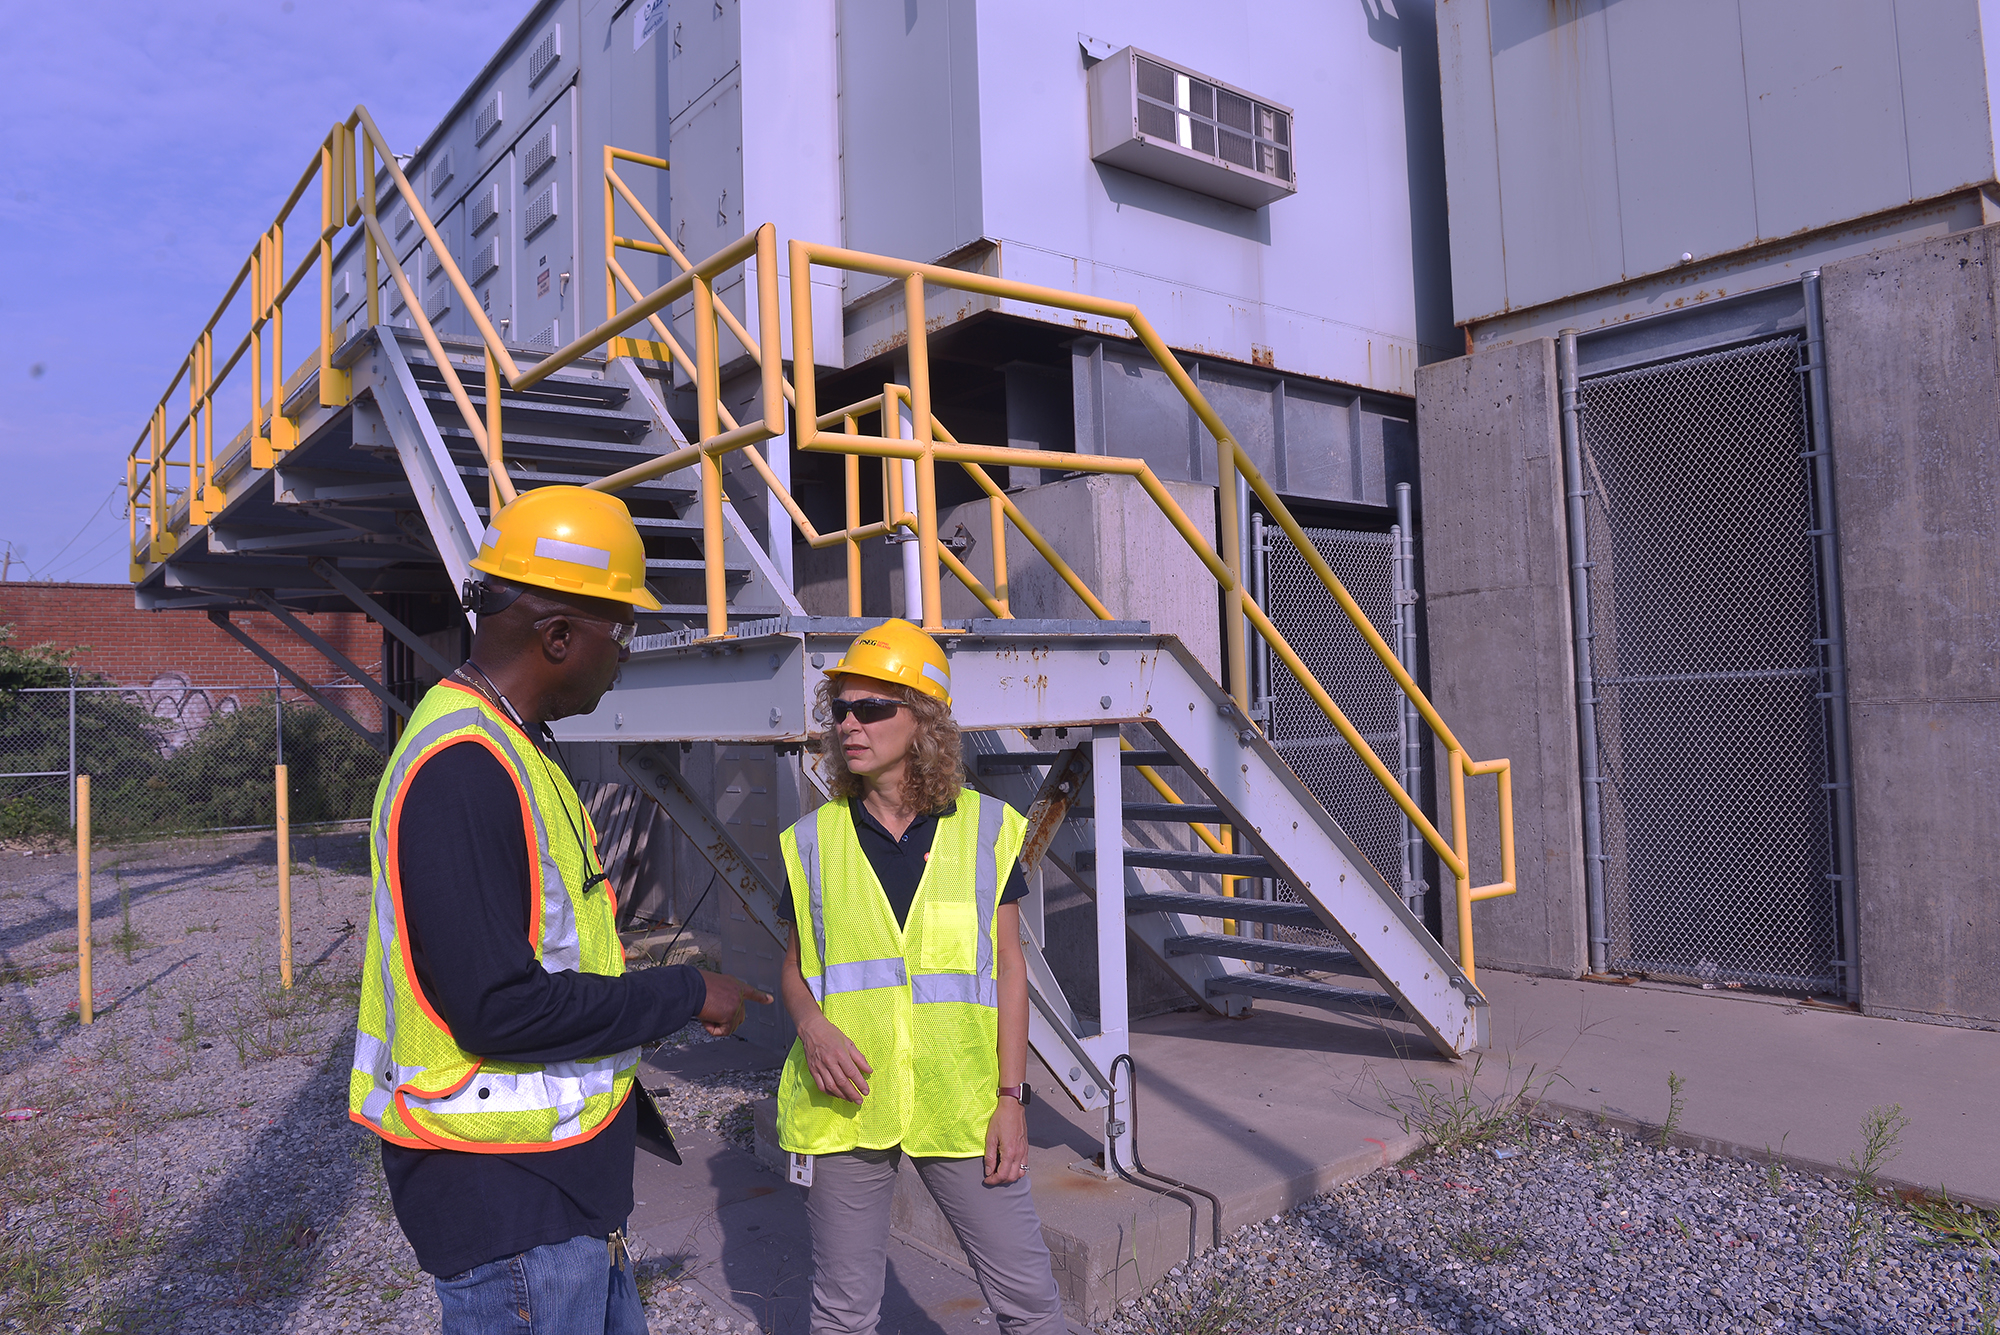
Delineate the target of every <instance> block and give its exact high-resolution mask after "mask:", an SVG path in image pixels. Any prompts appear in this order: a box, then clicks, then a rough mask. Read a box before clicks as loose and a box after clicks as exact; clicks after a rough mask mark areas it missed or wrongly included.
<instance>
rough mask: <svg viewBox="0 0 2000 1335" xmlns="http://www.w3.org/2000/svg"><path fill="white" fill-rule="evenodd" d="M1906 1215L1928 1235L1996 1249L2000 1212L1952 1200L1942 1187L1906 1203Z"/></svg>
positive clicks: (1999, 1242)
mask: <svg viewBox="0 0 2000 1335" xmlns="http://www.w3.org/2000/svg"><path fill="white" fill-rule="evenodd" d="M1909 1209H1910V1214H1911V1216H1912V1217H1913V1218H1914V1219H1916V1221H1917V1222H1918V1223H1920V1224H1922V1225H1923V1226H1924V1227H1925V1228H1927V1229H1929V1230H1930V1231H1931V1232H1933V1233H1936V1234H1939V1235H1940V1236H1943V1237H1946V1238H1950V1239H1952V1240H1953V1241H1956V1242H1963V1243H1969V1244H1971V1245H1972V1246H1974V1247H1987V1248H1995V1247H2000V1211H1994V1210H1982V1209H1980V1208H1978V1207H1977V1206H1973V1205H1967V1204H1965V1203H1964V1202H1962V1201H1954V1200H1953V1199H1952V1198H1951V1193H1950V1192H1948V1191H1946V1190H1945V1189H1944V1188H1943V1187H1939V1188H1938V1194H1937V1195H1935V1196H1918V1197H1916V1198H1915V1199H1913V1200H1911V1201H1910V1204H1909Z"/></svg>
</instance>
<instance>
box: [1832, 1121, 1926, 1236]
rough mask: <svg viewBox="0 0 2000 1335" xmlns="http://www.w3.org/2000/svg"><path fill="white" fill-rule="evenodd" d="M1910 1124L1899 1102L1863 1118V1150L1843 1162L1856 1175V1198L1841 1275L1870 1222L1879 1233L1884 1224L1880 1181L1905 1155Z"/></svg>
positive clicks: (1853, 1202)
mask: <svg viewBox="0 0 2000 1335" xmlns="http://www.w3.org/2000/svg"><path fill="white" fill-rule="evenodd" d="M1909 1125H1910V1119H1909V1118H1908V1117H1905V1116H1904V1115H1903V1105H1902V1104H1900V1103H1892V1104H1890V1105H1889V1106H1888V1107H1886V1108H1870V1109H1869V1110H1868V1113H1867V1115H1866V1116H1864V1117H1863V1118H1862V1119H1861V1148H1859V1149H1857V1150H1856V1151H1854V1153H1852V1154H1850V1155H1848V1156H1847V1158H1846V1159H1845V1160H1843V1161H1842V1166H1843V1167H1845V1168H1846V1169H1847V1170H1848V1172H1850V1173H1851V1174H1853V1176H1854V1187H1853V1197H1854V1198H1853V1201H1852V1203H1851V1212H1850V1213H1849V1215H1848V1217H1847V1251H1846V1254H1845V1256H1844V1257H1843V1258H1842V1260H1841V1270H1842V1273H1845V1272H1846V1271H1847V1270H1848V1269H1850V1268H1851V1267H1852V1266H1853V1264H1854V1259H1855V1256H1856V1254H1857V1253H1858V1252H1859V1250H1860V1248H1861V1243H1862V1241H1863V1239H1864V1238H1865V1237H1866V1236H1867V1234H1868V1230H1869V1226H1870V1225H1871V1223H1872V1224H1874V1225H1875V1227H1876V1230H1877V1231H1878V1232H1879V1231H1880V1227H1881V1224H1880V1221H1879V1220H1878V1219H1877V1218H1876V1208H1877V1207H1878V1206H1879V1204H1880V1203H1881V1195H1882V1192H1881V1187H1880V1185H1879V1182H1878V1179H1879V1178H1880V1176H1881V1172H1882V1169H1883V1168H1884V1167H1885V1166H1887V1164H1888V1163H1889V1161H1890V1160H1891V1159H1894V1158H1895V1157H1896V1156H1897V1155H1898V1154H1900V1153H1901V1152H1902V1149H1901V1144H1902V1139H1903V1132H1904V1130H1905V1129H1906V1128H1907V1127H1908V1126H1909Z"/></svg>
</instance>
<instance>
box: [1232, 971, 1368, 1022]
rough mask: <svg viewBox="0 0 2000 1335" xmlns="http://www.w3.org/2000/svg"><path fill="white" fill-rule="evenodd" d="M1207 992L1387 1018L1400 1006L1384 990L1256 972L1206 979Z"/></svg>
mask: <svg viewBox="0 0 2000 1335" xmlns="http://www.w3.org/2000/svg"><path fill="white" fill-rule="evenodd" d="M1208 995H1210V996H1211V997H1215V996H1231V995H1233V996H1239V997H1262V998H1264V999H1265V1000H1266V1001H1289V1002H1292V1003H1294V1004H1295V1005H1300V1006H1317V1007H1319V1008H1320V1009H1321V1010H1329V1011H1364V1012H1368V1013H1371V1014H1375V1015H1383V1016H1389V1017H1395V1016H1400V1015H1401V1014H1402V1013H1403V1008H1402V1007H1400V1006H1398V1005H1397V1004H1396V1001H1395V998H1393V997H1391V996H1390V995H1389V994H1388V993H1386V992H1364V991H1362V990H1361V989H1360V988H1356V987H1331V986H1329V985H1327V984H1325V983H1315V982H1311V981H1309V980H1307V979H1304V978H1269V977H1266V976H1265V975H1263V974H1256V973H1233V974H1230V975H1229V976H1228V977H1227V978H1211V979H1209V980H1208Z"/></svg>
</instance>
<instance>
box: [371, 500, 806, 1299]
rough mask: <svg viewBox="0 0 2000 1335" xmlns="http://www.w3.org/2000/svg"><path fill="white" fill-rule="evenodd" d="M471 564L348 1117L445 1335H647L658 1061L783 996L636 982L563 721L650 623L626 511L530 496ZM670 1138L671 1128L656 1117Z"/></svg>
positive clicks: (597, 692)
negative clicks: (638, 1255) (462, 624)
mask: <svg viewBox="0 0 2000 1335" xmlns="http://www.w3.org/2000/svg"><path fill="white" fill-rule="evenodd" d="M472 567H473V569H474V570H477V571H479V572H480V578H479V579H478V580H477V581H474V582H468V585H467V589H466V595H467V597H466V601H467V606H468V609H469V610H471V611H473V612H475V613H476V614H477V616H478V629H477V631H476V632H475V634H474V636H473V640H472V656H471V657H470V658H469V659H467V660H466V662H465V664H464V666H462V667H460V668H459V669H458V670H457V671H456V672H454V673H452V674H451V676H449V677H447V678H446V679H445V680H444V681H441V682H439V683H438V684H437V685H436V686H434V687H433V688H431V690H430V692H429V693H428V694H426V695H425V696H424V698H423V701H422V703H420V704H419V705H418V706H417V709H416V712H415V713H414V714H412V715H411V716H410V720H409V723H408V725H407V727H406V729H405V731H404V733H403V737H402V740H401V741H400V742H399V743H398V744H397V746H396V749H395V751H394V752H393V753H391V755H390V757H389V763H388V767H387V769H386V771H385V772H384V773H383V775H382V782H381V785H380V786H379V787H378V789H377V790H376V794H375V812H374V818H373V820H372V821H371V823H370V827H369V864H370V874H371V878H372V882H373V895H372V897H371V899H370V902H369V911H368V945H367V958H366V961H365V962H364V964H363V971H362V978H361V1007H360V1020H359V1026H358V1030H359V1032H358V1033H357V1034H356V1036H355V1044H354V1068H353V1070H352V1071H351V1072H350V1074H349V1078H348V1113H349V1116H351V1117H352V1118H353V1119H354V1120H355V1121H357V1122H360V1123H361V1124H362V1125H364V1126H366V1127H368V1128H369V1129H370V1130H372V1131H374V1132H375V1133H376V1134H377V1135H378V1136H380V1137H381V1138H382V1169H383V1172H384V1174H385V1175H386V1176H387V1178H388V1183H389V1195H390V1198H391V1200H392V1201H393V1202H394V1204H395V1207H396V1218H397V1220H398V1222H400V1223H401V1224H402V1226H403V1232H404V1233H405V1234H406V1235H407V1236H408V1237H409V1240H410V1245H411V1247H412V1248H413V1249H414V1250H415V1252H416V1256H417V1263H418V1264H419V1265H421V1266H422V1267H423V1268H424V1269H425V1270H426V1271H428V1272H429V1273H430V1274H432V1275H434V1276H436V1278H437V1291H438V1300H439V1303H440V1305H441V1307H442V1309H443V1313H442V1314H443V1324H444V1330H445V1332H446V1335H474V1333H477V1335H484V1333H485V1332H489V1331H500V1330H508V1331H516V1330H529V1329H533V1330H560V1331H564V1332H582V1331H597V1330H600V1329H601V1330H603V1331H605V1332H619V1333H620V1335H625V1333H626V1332H632V1333H633V1335H643V1332H644V1331H645V1329H646V1320H645V1314H644V1312H643V1310H642V1307H641V1304H640V1301H639V1295H638V1290H637V1287H636V1285H635V1284H634V1280H633V1274H632V1266H631V1262H630V1259H629V1257H627V1255H626V1254H625V1248H624V1235H623V1229H624V1226H625V1219H626V1216H627V1215H629V1214H630V1213H631V1210H632V1160H633V1152H634V1147H635V1144H636V1140H637V1136H638V1134H639V1131H638V1127H639V1121H640V1117H641V1114H642V1113H646V1114H651V1115H652V1116H653V1117H654V1118H655V1119H656V1118H657V1114H656V1112H655V1110H653V1109H651V1107H650V1105H646V1106H643V1107H642V1105H645V1100H646V1095H645V1091H644V1090H643V1089H641V1090H639V1091H637V1096H636V1097H634V1089H633V1086H634V1084H635V1083H636V1080H637V1073H638V1066H639V1050H640V1045H641V1044H644V1043H648V1042H652V1041H654V1040H656V1039H659V1038H663V1037H665V1036H666V1035H668V1034H671V1033H673V1032H674V1031H676V1030H678V1029H680V1028H681V1027H682V1026H683V1025H685V1024H686V1023H687V1022H688V1021H689V1020H690V1019H699V1020H701V1021H702V1023H703V1024H704V1025H705V1027H706V1028H707V1029H708V1031H709V1032H710V1033H712V1034H718V1035H720V1034H727V1033H729V1032H730V1031H731V1030H733V1029H735V1028H736V1026H737V1025H739V1024H740V1023H742V1020H743V1006H744V1002H745V1001H746V1000H749V1001H759V1002H768V1001H770V1000H771V998H770V997H768V996H766V995H765V994H764V993H762V992H759V991H757V990H756V989H755V988H752V987H750V986H749V985H748V984H745V983H742V982H740V981H738V980H737V979H734V978H730V977H727V976H725V975H722V974H712V973H704V972H701V971H698V970H696V969H693V968H689V967H685V966H682V967H675V968H662V969H647V970H644V971H642V972H639V973H633V974H627V973H626V972H625V961H624V952H623V950H622V948H621V947H620V944H619V941H618V931H617V902H616V894H617V888H616V887H614V886H613V885H611V884H610V882H609V881H607V880H606V879H605V875H604V869H603V867H602V866H601V865H600V864H599V862H598V858H597V849H596V842H597V834H596V830H595V829H594V828H593V827H592V825H591V822H590V815H589V813H588V812H586V811H585V810H584V808H583V804H582V802H581V801H579V800H578V798H577V794H576V789H575V787H574V785H573V784H572V783H571V782H570V779H569V777H568V775H567V774H566V773H565V772H564V769H563V766H562V761H561V756H560V755H559V754H558V753H557V752H556V748H555V744H554V739H553V738H552V737H551V736H550V734H549V731H548V724H549V722H550V720H552V719H559V718H563V717H566V716H568V715H572V714H582V713H588V712H589V711H590V710H592V709H594V708H596V707H597V702H598V700H599V699H600V698H601V697H602V696H603V695H604V692H605V691H607V690H609V689H610V687H611V683H612V681H613V680H614V679H615V678H616V677H617V675H618V667H619V664H620V663H622V662H623V661H624V660H625V658H626V656H627V654H628V652H629V650H628V646H629V645H630V644H631V642H632V633H633V629H634V626H635V624H636V622H635V619H634V613H633V609H634V608H635V607H644V608H650V609H655V610H657V609H658V608H659V605H660V604H659V602H658V600H656V599H655V598H654V597H653V595H652V594H651V593H649V592H648V591H647V589H646V554H645V549H644V547H643V546H642V544H641V543H640V540H639V533H638V530H637V529H636V528H634V527H633V524H632V519H631V515H630V514H629V513H628V512H627V511H626V508H625V505H624V503H623V502H622V501H620V500H618V499H617V498H616V497H613V496H608V495H605V494H603V493H599V492H593V491H586V490H584V489H582V488H580V487H567V486H550V487H542V488H540V489H538V490H535V491H530V492H525V493H523V494H522V495H521V496H520V497H519V498H518V499H516V500H515V501H514V502H512V503H511V504H509V505H507V506H506V507H505V508H503V509H501V510H500V512H499V513H497V514H496V515H494V516H493V519H492V523H491V525H490V526H489V527H488V528H487V530H486V533H485V536H484V538H483V539H482V540H481V543H480V547H479V555H478V559H477V560H475V561H473V563H472ZM655 1133H656V1134H658V1135H661V1136H664V1127H663V1126H658V1125H657V1122H655Z"/></svg>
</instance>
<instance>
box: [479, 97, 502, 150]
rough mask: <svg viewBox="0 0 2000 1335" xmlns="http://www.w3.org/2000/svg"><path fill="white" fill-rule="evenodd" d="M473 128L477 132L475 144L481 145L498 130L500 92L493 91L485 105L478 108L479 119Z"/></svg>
mask: <svg viewBox="0 0 2000 1335" xmlns="http://www.w3.org/2000/svg"><path fill="white" fill-rule="evenodd" d="M475 127H476V129H477V131H478V134H477V142H478V143H482V144H483V143H485V142H486V140H487V137H488V136H489V135H491V134H492V133H493V132H494V131H495V130H497V129H499V128H500V90H499V89H498V88H495V89H494V90H493V96H491V97H489V98H487V99H486V102H485V105H483V106H481V107H480V108H479V117H478V120H477V121H476V122H475Z"/></svg>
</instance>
